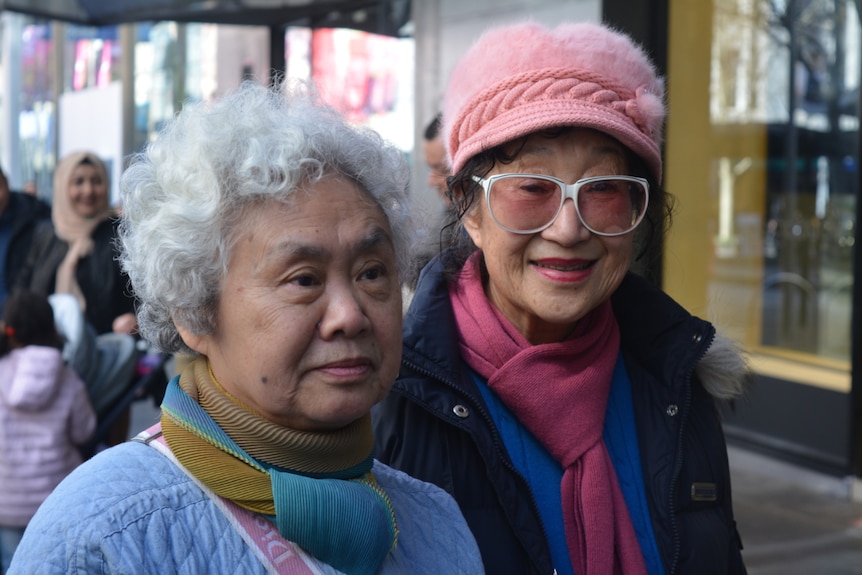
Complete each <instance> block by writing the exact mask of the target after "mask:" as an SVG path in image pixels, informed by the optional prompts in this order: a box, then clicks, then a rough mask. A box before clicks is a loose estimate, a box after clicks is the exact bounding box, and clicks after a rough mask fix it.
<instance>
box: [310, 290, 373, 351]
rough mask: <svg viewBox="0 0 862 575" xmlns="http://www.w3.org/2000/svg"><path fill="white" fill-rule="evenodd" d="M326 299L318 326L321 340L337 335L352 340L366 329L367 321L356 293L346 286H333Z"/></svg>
mask: <svg viewBox="0 0 862 575" xmlns="http://www.w3.org/2000/svg"><path fill="white" fill-rule="evenodd" d="M330 289H331V293H330V296H329V298H327V304H326V311H325V313H324V314H323V319H321V320H320V323H319V324H318V332H319V333H320V337H321V339H323V340H330V339H332V338H334V337H338V336H339V335H341V336H344V337H348V338H353V337H356V336H358V335H360V334H361V333H363V332H364V331H365V330H367V329H368V326H369V320H368V316H367V315H365V310H364V309H363V307H362V302H361V301H360V300H359V297H358V295H357V293H356V292H355V291H354V289H352V286H348V285H333V286H331V288H330Z"/></svg>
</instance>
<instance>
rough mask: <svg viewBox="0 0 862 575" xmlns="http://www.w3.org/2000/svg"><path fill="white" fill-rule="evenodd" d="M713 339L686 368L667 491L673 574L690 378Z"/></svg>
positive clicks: (677, 561) (678, 541) (689, 404)
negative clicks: (682, 399) (678, 490)
mask: <svg viewBox="0 0 862 575" xmlns="http://www.w3.org/2000/svg"><path fill="white" fill-rule="evenodd" d="M695 335H697V334H695ZM714 340H715V334H714V333H713V334H712V336H711V337H710V339H709V341H708V342H707V343H706V345H703V346H702V349H701V350H700V351H699V352H698V353H697V355H695V357H694V360H693V361H692V362H691V367H689V369H688V373H687V374H686V378H685V382H686V386H685V398H684V403H683V408H682V409H681V410H680V416H681V418H682V419H681V420H680V426H679V432H677V438H676V457H675V463H674V467H673V476H672V479H671V482H670V491H669V493H668V508H669V510H670V514H669V516H670V527H671V533H672V534H673V559H672V560H671V564H670V570H669V575H674V574H675V573H676V569H677V564H678V563H679V555H680V547H681V543H680V536H679V527H678V526H677V523H676V505H675V503H674V494H675V493H676V487H677V484H678V483H679V474H680V473H681V472H682V464H683V461H682V460H683V437H684V436H685V428H686V422H687V421H688V413H689V410H690V409H691V380H692V377H694V369H695V367H696V366H697V364H698V363H699V362H700V360H701V359H703V357H704V356H705V355H706V352H707V351H708V350H709V348H710V347H711V346H712V342H713V341H714Z"/></svg>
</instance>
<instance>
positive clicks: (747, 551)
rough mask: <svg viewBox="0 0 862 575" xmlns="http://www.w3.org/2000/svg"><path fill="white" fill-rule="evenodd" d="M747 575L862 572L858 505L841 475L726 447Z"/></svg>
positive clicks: (861, 519)
mask: <svg viewBox="0 0 862 575" xmlns="http://www.w3.org/2000/svg"><path fill="white" fill-rule="evenodd" d="M728 454H729V456H730V471H731V476H732V481H733V504H734V513H735V515H736V522H737V525H738V528H739V532H740V534H741V536H742V543H743V545H744V547H745V548H744V549H743V552H742V554H743V557H744V559H745V564H746V566H747V567H748V573H749V575H779V574H780V575H862V503H858V502H852V501H851V500H850V498H849V495H848V493H849V489H848V487H847V485H846V484H845V483H844V481H842V480H841V479H838V478H834V477H830V476H826V475H822V474H819V473H815V472H812V471H809V470H806V469H803V468H800V467H796V466H794V465H790V464H787V463H783V462H780V461H777V460H774V459H771V458H769V457H765V456H762V455H759V454H756V453H753V452H750V451H747V450H744V449H740V448H736V447H730V448H729V449H728Z"/></svg>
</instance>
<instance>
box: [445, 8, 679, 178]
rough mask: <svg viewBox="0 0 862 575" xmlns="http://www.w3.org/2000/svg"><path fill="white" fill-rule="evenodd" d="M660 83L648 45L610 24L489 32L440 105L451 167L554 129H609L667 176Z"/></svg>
mask: <svg viewBox="0 0 862 575" xmlns="http://www.w3.org/2000/svg"><path fill="white" fill-rule="evenodd" d="M664 117H665V107H664V82H663V80H662V79H661V78H659V77H658V76H657V74H656V70H655V68H654V67H653V65H652V63H651V62H650V60H649V58H648V57H647V55H646V54H645V53H644V51H643V50H642V49H641V48H640V47H638V46H637V45H635V44H634V42H632V40H631V39H630V38H629V37H628V36H626V35H624V34H622V33H620V32H617V31H615V30H611V29H609V28H607V27H605V26H600V25H597V24H588V23H578V24H567V23H564V24H560V25H559V26H557V27H556V28H554V29H548V28H545V27H543V26H540V25H539V24H535V23H526V24H517V25H513V26H506V27H502V28H496V29H492V30H489V31H488V32H485V33H484V34H483V35H482V36H481V37H480V38H479V39H478V40H477V41H476V43H475V44H474V45H473V46H472V47H471V48H470V50H468V51H467V53H466V54H465V55H464V57H463V58H462V59H461V61H460V62H459V63H458V64H457V66H456V67H455V69H454V70H453V72H452V76H451V77H450V80H449V87H448V89H447V90H446V94H445V97H444V102H443V129H444V136H445V141H446V144H447V148H448V153H449V160H450V162H451V165H452V170H453V173H454V172H457V171H458V170H460V169H461V168H463V167H464V164H465V163H466V162H467V160H468V159H470V158H471V157H472V156H475V155H476V154H478V153H479V152H482V151H484V150H488V149H490V148H493V147H495V146H498V145H500V144H502V143H504V142H508V141H510V140H513V139H516V138H518V137H521V136H525V135H527V134H530V133H532V132H535V131H538V130H543V129H546V128H551V127H555V126H580V127H587V128H593V129H596V130H599V131H601V132H604V133H606V134H608V135H610V136H613V137H614V138H616V139H617V140H619V141H620V142H622V144H624V145H625V146H627V147H628V148H630V149H631V150H632V151H633V152H634V153H635V154H637V155H638V156H640V157H641V158H642V159H643V160H644V161H645V162H646V164H647V166H648V167H649V169H650V171H651V173H652V174H653V176H654V177H655V178H656V181H657V182H661V175H662V164H661V150H660V146H661V137H662V136H661V133H662V124H663V123H664Z"/></svg>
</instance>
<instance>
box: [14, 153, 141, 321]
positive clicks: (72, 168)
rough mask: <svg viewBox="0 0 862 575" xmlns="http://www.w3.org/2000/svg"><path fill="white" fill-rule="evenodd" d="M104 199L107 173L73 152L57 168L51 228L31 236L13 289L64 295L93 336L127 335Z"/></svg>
mask: <svg viewBox="0 0 862 575" xmlns="http://www.w3.org/2000/svg"><path fill="white" fill-rule="evenodd" d="M113 214H114V212H113V209H112V208H111V206H110V203H109V198H108V172H107V170H106V168H105V164H104V163H103V162H102V160H101V159H99V157H98V156H97V155H96V154H94V153H92V152H74V153H71V154H69V155H67V156H65V157H64V158H63V159H61V160H60V163H59V164H58V165H57V169H56V171H55V172H54V198H53V203H52V204H51V222H52V224H53V225H51V224H48V223H43V224H41V225H40V226H39V227H38V229H37V230H36V234H35V237H34V239H33V245H32V247H31V249H30V253H29V257H28V259H27V264H26V266H25V268H26V269H25V270H24V272H23V273H22V277H21V280H20V281H19V285H23V287H26V288H28V289H31V290H35V291H40V292H42V293H45V294H52V293H70V294H72V295H73V296H75V298H76V299H77V300H78V303H79V304H80V305H81V309H82V310H83V311H84V316H85V317H86V318H87V321H88V322H89V323H90V325H91V326H93V328H94V329H95V330H96V333H100V334H101V333H109V332H112V331H113V332H116V333H131V332H132V331H134V329H135V325H136V322H135V316H134V298H133V297H132V295H131V293H130V291H129V289H128V286H127V284H128V278H127V277H126V276H125V274H123V273H122V271H121V270H120V264H119V262H118V261H117V257H118V252H117V250H116V241H115V240H116V237H117V222H118V220H117V219H116V218H114V217H112V216H113Z"/></svg>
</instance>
